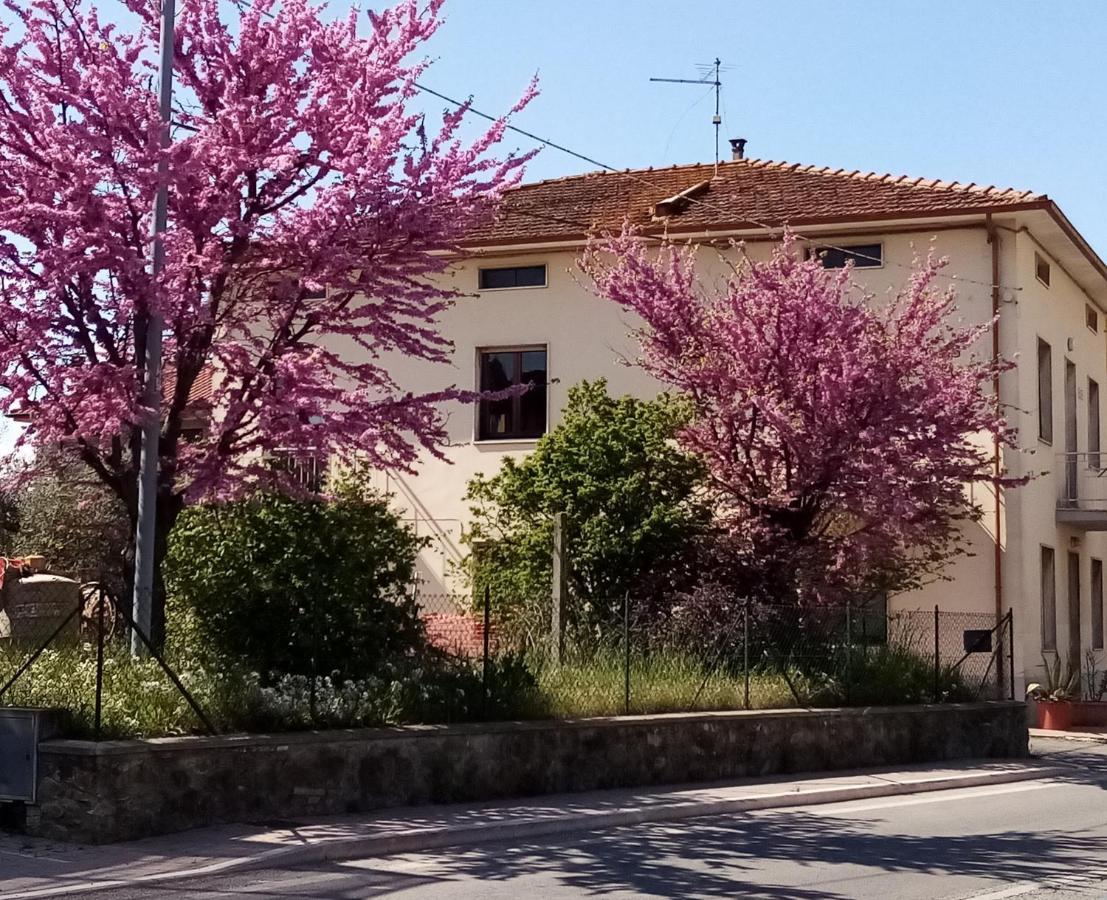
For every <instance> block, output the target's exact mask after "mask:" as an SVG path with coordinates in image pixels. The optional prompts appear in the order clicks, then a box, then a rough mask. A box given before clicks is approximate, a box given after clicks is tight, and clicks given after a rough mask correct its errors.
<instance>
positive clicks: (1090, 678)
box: [1072, 650, 1107, 728]
mask: <svg viewBox="0 0 1107 900" xmlns="http://www.w3.org/2000/svg"><path fill="white" fill-rule="evenodd" d="M1105 694H1107V672H1105V671H1100V668H1099V660H1098V658H1097V657H1096V652H1095V651H1094V650H1088V651H1086V652H1085V653H1084V697H1083V699H1080V700H1077V701H1076V702H1075V703H1074V704H1073V710H1072V714H1073V720H1072V721H1073V724H1074V725H1076V726H1077V727H1081V726H1083V727H1087V728H1107V701H1104V699H1103V697H1104V695H1105Z"/></svg>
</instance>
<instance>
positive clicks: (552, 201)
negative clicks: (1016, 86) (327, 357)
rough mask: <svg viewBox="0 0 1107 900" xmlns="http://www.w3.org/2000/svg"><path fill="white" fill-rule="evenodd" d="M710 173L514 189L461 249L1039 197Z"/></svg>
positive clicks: (931, 183) (837, 173)
mask: <svg viewBox="0 0 1107 900" xmlns="http://www.w3.org/2000/svg"><path fill="white" fill-rule="evenodd" d="M712 170H713V167H712V166H711V165H710V164H696V165H688V166H672V167H670V168H666V169H636V170H630V169H628V170H624V171H622V172H589V173H587V174H584V175H570V176H566V177H562V178H552V179H549V180H546V181H539V182H536V183H534V184H527V185H522V186H520V187H518V188H515V189H513V190H511V191H509V192H508V194H507V195H506V196H505V198H504V202H503V204H502V205H501V208H500V210H499V212H498V214H497V216H496V218H495V220H494V221H491V222H490V223H488V224H487V225H485V226H483V227H482V228H479V229H477V230H476V231H474V232H473V233H471V234H470V236H469V238H468V239H467V240H466V243H473V244H497V243H522V242H527V241H544V240H559V239H571V238H579V237H580V236H582V235H583V234H585V233H587V232H589V231H591V230H593V229H595V230H611V229H618V228H620V227H621V225H622V222H623V221H624V219H628V220H629V221H630V222H631V223H632V224H635V225H638V226H640V227H650V226H651V225H652V226H653V227H662V226H663V225H667V226H668V227H670V228H689V229H698V228H705V229H709V228H720V227H732V228H735V227H737V228H741V227H743V226H744V227H761V226H771V227H774V228H775V227H779V226H780V225H782V224H785V223H789V222H792V223H802V222H810V221H822V222H833V221H836V220H839V219H840V220H843V221H851V220H852V221H856V220H860V219H863V218H864V217H865V216H872V217H873V218H874V219H876V218H890V217H895V216H897V215H900V214H902V215H903V216H904V217H912V216H922V215H927V214H935V215H941V214H950V213H958V212H965V213H971V212H973V211H975V210H983V209H994V208H995V207H997V206H1005V205H1014V204H1024V203H1045V202H1048V198H1047V197H1046V196H1045V195H1043V194H1034V193H1032V192H1030V191H1017V190H1013V189H999V188H994V187H979V186H977V185H976V184H961V183H958V182H955V181H954V182H946V181H939V180H938V179H929V180H928V179H923V178H908V177H907V176H904V175H888V174H885V175H880V174H877V173H876V172H858V171H853V172H848V171H846V170H844V169H830V168H826V167H818V166H803V165H799V164H797V163H786V162H773V161H768V160H758V159H746V160H737V161H733V162H725V163H722V164H720V166H719V173H718V175H717V176H714V177H713V171H712ZM705 180H710V184H709V186H708V187H707V188H706V189H705V190H703V191H702V192H700V193H697V194H696V196H695V198H694V199H693V200H692V201H691V202H689V203H687V204H682V205H681V208H680V209H679V210H676V211H674V212H672V214H671V215H669V216H667V217H665V219H664V222H658V221H656V220H653V219H652V218H651V209H652V208H653V207H654V206H656V204H657V203H659V202H660V201H662V200H664V199H665V198H667V197H673V196H675V195H677V194H679V193H681V192H682V191H686V190H688V189H689V188H691V187H693V186H694V185H696V184H697V183H699V182H702V181H705Z"/></svg>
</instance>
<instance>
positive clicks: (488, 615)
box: [480, 584, 492, 719]
mask: <svg viewBox="0 0 1107 900" xmlns="http://www.w3.org/2000/svg"><path fill="white" fill-rule="evenodd" d="M491 624H492V589H491V588H490V587H489V586H488V585H487V584H486V585H485V586H484V656H483V659H482V660H481V670H480V717H481V718H482V719H484V718H487V717H488V638H489V631H491Z"/></svg>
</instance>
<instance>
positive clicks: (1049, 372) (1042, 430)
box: [1037, 337, 1053, 447]
mask: <svg viewBox="0 0 1107 900" xmlns="http://www.w3.org/2000/svg"><path fill="white" fill-rule="evenodd" d="M1043 348H1044V349H1045V351H1046V353H1047V354H1048V365H1047V366H1046V369H1045V372H1046V377H1047V380H1048V388H1049V389H1048V391H1044V392H1043V390H1042V388H1043V385H1042V349H1043ZM1037 364H1038V369H1037V381H1038V440H1039V441H1041V442H1042V443H1043V444H1048V445H1049V446H1051V447H1052V446H1053V347H1052V346H1051V345H1050V343H1049V341H1046V340H1043V339H1042V338H1041V337H1039V338H1038V353H1037ZM1043 398H1045V399H1046V400H1047V401H1048V402H1047V403H1045V402H1043ZM1047 405H1048V407H1049V410H1048V412H1049V415H1048V416H1046V415H1044V413H1045V412H1046V409H1045V407H1046V406H1047ZM1047 426H1048V428H1047Z"/></svg>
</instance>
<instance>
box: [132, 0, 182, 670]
mask: <svg viewBox="0 0 1107 900" xmlns="http://www.w3.org/2000/svg"><path fill="white" fill-rule="evenodd" d="M175 16H176V4H175V0H162V5H161V61H160V66H159V72H158V75H159V78H158V108H159V115H160V118H161V146H162V148H163V149H166V148H168V147H169V141H170V120H171V117H172V114H173V24H174V22H173V20H174V18H175ZM157 176H158V188H157V194H156V196H155V198H154V233H153V247H152V254H151V266H150V271H151V274H152V276H153V280H154V281H155V282H156V281H157V279H158V276H159V275H160V274H161V271H162V269H163V268H164V267H165V244H164V242H163V240H162V234H163V233H164V232H165V227H166V223H167V221H168V218H169V184H168V181H169V166H168V163H167V161H166V160H165V158H164V157H163V158H162V159H161V161H160V162H159V163H158V171H157ZM162 327H163V321H162V316H161V313H160V312H159V311H157V310H151V311H150V312H149V316H148V324H147V328H146V358H145V360H144V364H145V373H146V379H145V385H144V388H145V390H144V395H143V403H144V404H145V406H146V408H147V409H148V410H150V413H149V415H148V417H147V419H146V421H145V422H144V423H143V426H142V451H141V456H140V457H139V464H138V527H137V528H136V529H135V579H134V580H135V588H134V601H133V607H132V609H133V615H134V620H135V625H136V626H137V627H138V628H140V629H141V630H142V631H144V632H145V633H146V634H147V635H148V636H151V635H150V627H151V624H152V622H153V606H154V540H155V536H156V532H157V503H158V468H159V467H158V438H159V436H160V433H161V332H162ZM131 652H132V653H133V654H134V655H136V656H138V655H144V654H145V652H146V648H145V647H144V646H143V644H142V641H141V640H140V639H139V637H138V635H135V634H132V635H131Z"/></svg>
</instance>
